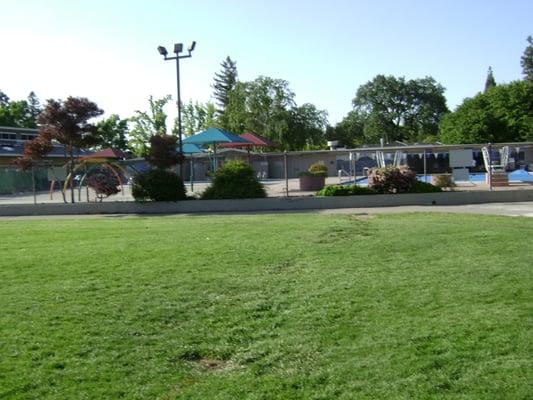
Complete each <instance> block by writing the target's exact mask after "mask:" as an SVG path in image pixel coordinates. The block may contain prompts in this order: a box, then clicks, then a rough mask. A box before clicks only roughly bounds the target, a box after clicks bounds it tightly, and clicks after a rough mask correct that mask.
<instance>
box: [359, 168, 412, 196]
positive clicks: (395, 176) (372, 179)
mask: <svg viewBox="0 0 533 400" xmlns="http://www.w3.org/2000/svg"><path fill="white" fill-rule="evenodd" d="M415 182H417V179H416V174H415V173H414V172H413V171H411V170H410V169H408V168H404V167H400V168H398V167H386V168H373V169H371V170H370V173H369V175H368V187H370V188H372V189H374V190H375V191H376V192H378V193H405V192H408V191H409V189H410V188H411V186H413V185H414V184H415Z"/></svg>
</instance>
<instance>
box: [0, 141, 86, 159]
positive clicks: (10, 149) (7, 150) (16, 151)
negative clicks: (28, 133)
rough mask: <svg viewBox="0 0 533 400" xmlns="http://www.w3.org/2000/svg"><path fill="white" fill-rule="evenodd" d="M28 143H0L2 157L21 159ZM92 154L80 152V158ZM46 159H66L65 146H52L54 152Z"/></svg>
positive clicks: (0, 155) (84, 151)
mask: <svg viewBox="0 0 533 400" xmlns="http://www.w3.org/2000/svg"><path fill="white" fill-rule="evenodd" d="M25 143H27V142H26V141H16V142H15V141H0V157H21V156H22V155H24V144H25ZM90 154H92V152H91V151H88V150H80V151H79V156H80V157H86V156H88V155H90ZM76 155H78V154H76ZM46 157H49V158H60V157H65V152H64V150H63V146H61V145H57V144H54V145H52V151H50V152H49V153H48V154H47V155H46Z"/></svg>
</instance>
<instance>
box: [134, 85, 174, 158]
mask: <svg viewBox="0 0 533 400" xmlns="http://www.w3.org/2000/svg"><path fill="white" fill-rule="evenodd" d="M171 99H172V96H170V95H168V96H165V97H163V98H161V99H156V100H154V98H153V96H150V98H149V99H148V103H149V106H150V109H149V111H147V112H146V111H135V114H136V115H135V116H133V117H132V118H131V121H132V122H133V128H132V129H131V131H130V134H129V137H130V140H129V141H128V146H129V148H130V149H131V151H132V152H133V154H135V155H136V156H138V157H144V156H146V155H147V154H148V150H149V149H150V138H151V137H152V136H154V135H166V132H167V114H166V113H165V111H164V108H165V106H166V105H167V103H168V102H169V101H170V100H171Z"/></svg>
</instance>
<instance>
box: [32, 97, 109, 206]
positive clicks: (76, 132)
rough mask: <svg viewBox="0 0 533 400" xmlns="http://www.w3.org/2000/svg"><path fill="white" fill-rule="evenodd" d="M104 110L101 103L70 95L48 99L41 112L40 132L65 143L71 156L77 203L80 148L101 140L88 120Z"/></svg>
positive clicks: (71, 184)
mask: <svg viewBox="0 0 533 400" xmlns="http://www.w3.org/2000/svg"><path fill="white" fill-rule="evenodd" d="M102 114H103V111H102V110H101V109H99V108H98V106H97V105H96V104H95V103H93V102H92V101H89V100H88V99H86V98H84V97H68V98H67V99H66V100H65V101H61V100H48V102H47V103H46V105H45V107H44V109H43V111H42V113H41V114H40V115H39V121H38V122H39V124H40V129H39V134H40V136H42V137H43V138H46V139H48V140H55V141H57V142H58V143H60V144H61V145H63V147H64V150H65V157H66V158H67V159H68V160H69V163H68V165H69V173H70V191H71V201H72V203H74V182H73V180H74V179H73V178H74V177H73V172H74V166H75V159H76V156H77V155H78V153H79V150H80V149H83V148H86V147H89V146H91V145H93V144H94V143H96V142H97V141H98V139H97V130H96V126H95V125H94V124H92V123H91V122H89V121H90V120H91V119H93V118H96V117H98V116H100V115H102Z"/></svg>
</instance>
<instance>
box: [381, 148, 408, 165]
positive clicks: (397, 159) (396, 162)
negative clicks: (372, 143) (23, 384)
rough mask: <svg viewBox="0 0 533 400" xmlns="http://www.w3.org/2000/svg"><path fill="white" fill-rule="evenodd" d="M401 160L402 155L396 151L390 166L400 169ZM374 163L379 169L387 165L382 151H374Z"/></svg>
mask: <svg viewBox="0 0 533 400" xmlns="http://www.w3.org/2000/svg"><path fill="white" fill-rule="evenodd" d="M402 158H403V153H402V152H401V151H398V150H396V152H395V153H394V159H393V161H392V165H393V166H394V167H400V166H401V165H402ZM376 162H377V164H378V167H379V168H385V167H386V166H387V164H386V163H385V155H384V154H383V151H381V150H378V151H376Z"/></svg>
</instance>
